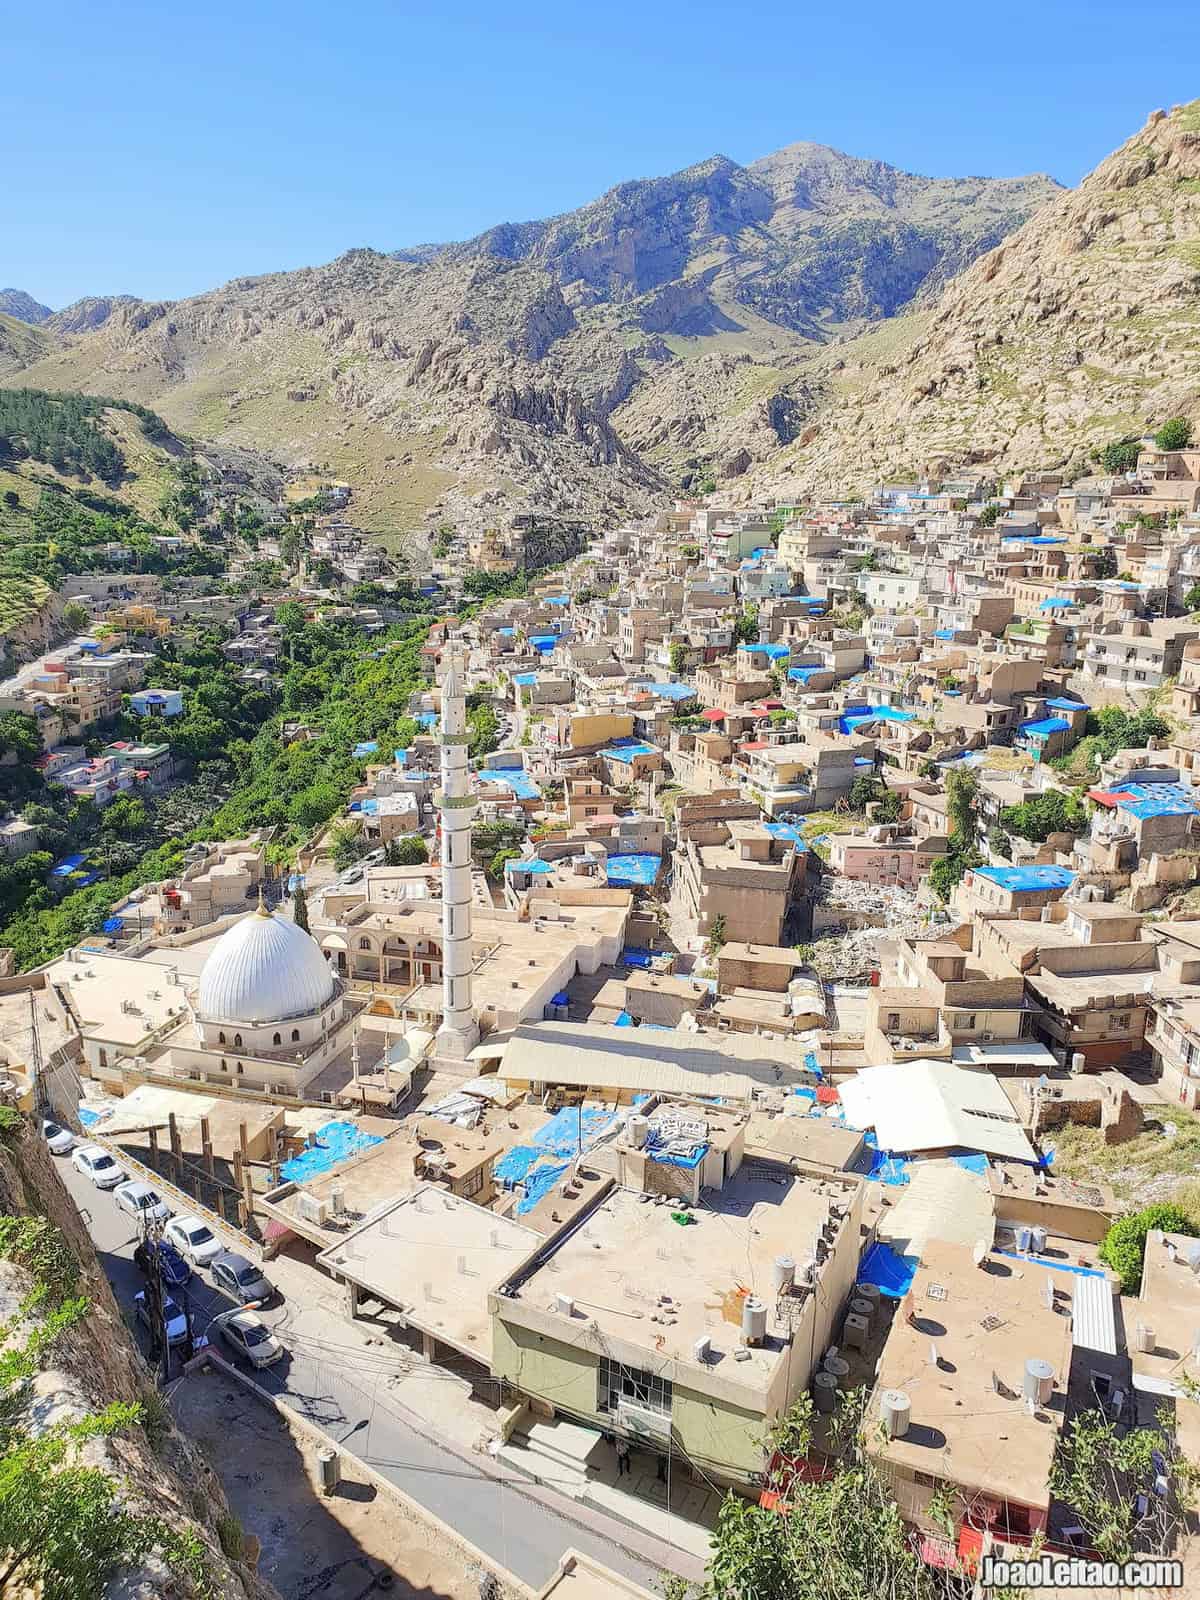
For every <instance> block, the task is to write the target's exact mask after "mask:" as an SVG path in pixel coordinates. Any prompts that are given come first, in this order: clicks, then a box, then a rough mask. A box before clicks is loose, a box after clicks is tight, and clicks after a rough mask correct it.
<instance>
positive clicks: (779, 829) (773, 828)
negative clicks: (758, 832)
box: [763, 822, 808, 850]
mask: <svg viewBox="0 0 1200 1600" xmlns="http://www.w3.org/2000/svg"><path fill="white" fill-rule="evenodd" d="M763 826H764V827H765V828H766V830H767V832H768V833H769V834H770V835H771V837H772V839H786V840H787V841H788V843H789V844H793V845H795V847H796V849H797V850H807V849H808V845H807V843H806V842H805V839H804V833H803V830H802V829H801V827H800V824H799V823H797V822H766V823H764V824H763Z"/></svg>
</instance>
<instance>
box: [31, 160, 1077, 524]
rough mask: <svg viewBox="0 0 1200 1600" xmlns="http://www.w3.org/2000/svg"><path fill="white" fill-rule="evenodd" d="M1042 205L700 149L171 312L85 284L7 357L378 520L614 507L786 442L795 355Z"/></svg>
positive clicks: (1031, 186)
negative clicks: (96, 292)
mask: <svg viewBox="0 0 1200 1600" xmlns="http://www.w3.org/2000/svg"><path fill="white" fill-rule="evenodd" d="M798 152H799V153H798ZM805 153H806V154H805ZM1057 192H1058V188H1057V186H1056V185H1054V184H1053V182H1052V180H1045V179H1040V178H1039V179H1029V178H1015V179H997V180H988V179H983V180H980V179H966V180H960V179H925V178H921V177H919V176H916V175H913V174H907V173H904V172H902V171H901V170H900V169H899V168H894V167H890V166H888V165H887V163H884V162H867V161H863V160H862V159H861V158H857V157H848V156H843V155H842V154H841V153H840V152H837V151H834V150H832V149H830V147H828V146H815V145H812V146H810V145H805V144H803V143H801V144H800V145H793V146H789V147H787V149H786V150H785V151H783V152H777V153H776V154H775V155H774V156H772V157H764V158H761V160H760V162H759V164H758V171H757V172H756V171H755V170H754V169H753V168H752V167H745V166H741V165H739V164H738V163H737V162H735V161H733V160H731V158H729V157H727V156H720V155H718V156H710V157H706V158H705V159H704V160H702V161H699V162H696V163H693V164H692V165H691V166H689V167H685V168H683V169H681V171H680V172H678V173H674V174H668V175H666V176H664V177H659V178H651V179H632V180H629V181H627V182H625V183H621V184H617V185H614V186H613V187H612V188H611V189H609V190H608V191H606V193H605V194H604V195H601V196H599V197H598V198H597V199H596V200H594V201H592V202H589V203H588V204H587V205H585V206H583V207H580V208H578V209H577V210H576V211H573V212H566V213H562V214H560V215H559V216H557V217H552V218H547V219H544V220H541V221H535V222H529V223H501V224H498V225H497V226H496V227H494V228H491V229H488V230H485V232H484V233H482V234H479V235H477V236H476V237H475V238H474V239H470V240H465V241H460V242H458V243H454V244H449V245H442V246H416V247H412V248H411V249H409V250H402V251H396V252H391V253H386V254H385V253H383V252H379V251H375V250H370V249H356V250H350V251H347V252H344V253H343V255H341V256H339V257H338V258H336V260H334V261H333V262H329V263H326V264H325V265H324V266H320V267H306V268H300V269H298V270H296V271H292V272H279V273H268V274H263V275H260V276H257V277H254V278H245V277H242V278H234V279H231V280H230V281H229V282H228V283H227V284H225V285H222V286H221V287H219V288H217V289H213V290H210V291H208V292H207V293H205V294H201V295H195V296H190V297H188V298H186V299H184V300H181V301H175V302H170V301H148V300H139V299H137V298H136V297H132V296H92V297H86V298H85V299H84V300H82V301H79V302H76V304H75V305H74V306H70V307H67V308H65V309H64V310H63V311H61V312H59V313H56V314H54V315H52V316H51V317H49V318H48V319H47V322H46V324H45V325H44V333H45V335H46V337H47V338H48V339H50V340H51V341H53V349H52V350H50V351H49V352H48V353H45V354H41V355H40V356H39V353H38V351H37V350H36V349H27V350H26V361H27V365H26V371H27V373H28V376H27V379H26V381H28V382H29V383H31V384H35V385H38V386H42V387H46V388H52V389H53V388H78V389H81V390H84V391H86V392H93V393H94V392H101V393H108V394H113V395H116V396H118V397H120V398H123V399H130V400H137V401H138V402H140V403H143V404H148V405H152V406H153V407H154V408H155V409H156V410H158V411H160V412H161V413H162V414H163V415H164V416H165V417H166V418H167V420H168V421H169V422H170V423H171V425H172V426H174V427H177V428H181V429H183V430H184V431H186V432H191V433H195V434H197V435H201V436H205V437H210V438H214V439H216V440H217V441H218V442H223V443H227V444H233V445H245V446H251V447H259V448H262V447H266V448H268V449H270V450H271V451H273V452H276V451H277V452H279V453H281V454H282V455H283V456H284V457H285V459H287V460H288V461H289V462H292V463H293V464H296V465H299V466H310V465H312V466H320V467H321V468H323V469H328V470H330V471H333V472H335V473H336V474H337V475H338V476H349V477H351V478H352V479H353V480H354V481H355V482H356V483H357V484H360V485H361V493H360V494H359V495H358V496H357V500H356V514H357V515H359V516H361V518H362V520H363V524H364V526H366V527H368V528H373V529H375V530H376V531H380V532H385V531H389V530H401V531H407V532H410V533H411V532H412V531H414V530H419V529H420V528H421V527H422V526H423V527H425V528H428V527H430V526H433V525H436V524H437V523H438V522H440V521H441V520H467V521H476V522H478V521H485V520H494V518H495V516H496V515H497V513H498V511H499V510H501V509H504V508H516V507H520V506H525V507H537V508H544V509H547V510H551V511H562V512H574V513H580V512H582V513H583V514H589V515H608V514H629V513H637V512H640V511H642V510H644V509H646V508H647V507H648V506H649V505H650V504H652V503H653V502H654V501H655V500H656V499H658V498H660V497H661V496H662V495H663V494H664V493H665V492H666V491H667V490H668V489H669V488H670V487H676V488H678V487H685V486H687V485H688V484H692V485H695V484H696V483H699V482H704V481H707V479H708V478H709V477H715V476H725V477H732V476H736V475H738V474H739V473H744V472H746V471H748V470H750V469H751V468H752V467H755V466H756V465H758V464H761V463H762V462H764V461H766V460H767V459H769V458H771V457H772V456H773V455H774V454H776V453H777V452H778V451H779V450H781V449H783V448H786V447H787V446H789V445H790V444H792V443H793V442H794V441H795V439H796V438H797V437H798V435H799V432H800V429H801V425H802V423H803V421H804V419H805V417H806V416H807V415H808V414H809V413H810V412H811V410H812V408H813V405H814V391H813V390H812V387H811V385H810V384H809V382H808V379H807V376H806V373H805V365H806V362H808V361H809V360H811V358H812V355H813V352H814V351H815V350H818V349H820V348H822V347H823V346H825V345H827V344H828V343H829V342H830V341H831V340H834V339H837V338H840V337H843V336H845V334H847V333H853V332H856V331H858V330H859V329H861V328H863V327H866V326H869V325H870V324H872V323H875V322H877V321H879V320H880V319H886V318H889V317H891V316H893V315H894V314H895V313H896V311H897V310H900V309H903V308H905V307H908V306H909V305H911V304H913V303H914V302H915V301H917V300H918V299H919V298H920V297H921V296H922V295H926V294H928V293H930V292H931V290H932V286H935V285H936V284H938V283H940V282H941V281H944V279H945V278H946V277H947V276H948V275H950V274H952V273H953V272H956V271H958V270H960V269H961V267H962V266H963V265H964V264H965V263H966V262H968V261H970V260H972V259H974V257H975V255H977V254H978V253H979V252H980V251H981V250H983V249H985V248H987V246H988V245H989V244H991V243H992V242H994V239H995V237H996V236H997V235H998V236H1000V237H1003V236H1004V235H1005V234H1006V233H1007V232H1008V231H1010V230H1011V228H1012V227H1014V226H1016V225H1017V223H1018V222H1020V221H1021V220H1023V218H1024V217H1025V216H1026V215H1028V214H1029V213H1030V212H1031V211H1032V210H1034V209H1036V207H1037V205H1039V204H1041V203H1044V202H1045V201H1046V200H1047V199H1048V198H1050V197H1051V196H1052V195H1053V194H1054V193H1057ZM816 205H819V207H820V209H819V210H817V209H814V207H815V206H816Z"/></svg>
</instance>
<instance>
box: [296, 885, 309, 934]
mask: <svg viewBox="0 0 1200 1600" xmlns="http://www.w3.org/2000/svg"><path fill="white" fill-rule="evenodd" d="M292 921H293V922H294V923H295V924H296V926H297V927H298V928H303V929H304V931H305V933H308V932H309V931H310V930H309V926H308V896H307V895H306V894H305V892H304V885H303V884H302V883H298V884H297V885H296V892H295V894H293V896H292Z"/></svg>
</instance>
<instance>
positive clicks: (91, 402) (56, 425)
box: [0, 389, 167, 483]
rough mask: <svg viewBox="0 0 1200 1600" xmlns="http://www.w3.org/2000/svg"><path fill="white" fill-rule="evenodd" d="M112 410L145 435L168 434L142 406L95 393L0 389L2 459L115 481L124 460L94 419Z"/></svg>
mask: <svg viewBox="0 0 1200 1600" xmlns="http://www.w3.org/2000/svg"><path fill="white" fill-rule="evenodd" d="M114 408H115V409H117V410H121V411H129V412H132V413H133V414H134V415H135V416H136V417H138V418H139V420H140V421H141V424H142V431H143V433H144V434H145V436H146V438H147V439H160V438H164V437H166V435H167V426H166V424H165V423H164V422H163V421H162V419H161V417H158V416H156V415H155V414H154V412H153V411H148V410H147V409H146V407H145V406H135V405H129V404H127V403H126V402H124V401H120V400H108V399H104V398H102V397H100V396H98V395H84V394H48V393H47V392H46V391H45V390H42V389H0V462H4V461H21V460H24V459H25V458H27V457H32V458H33V459H34V460H35V461H43V462H45V463H46V465H47V466H50V467H53V468H54V469H55V470H56V471H58V472H64V473H66V472H70V473H76V474H78V475H80V476H82V477H85V478H88V477H95V478H102V479H103V480H104V482H105V483H116V482H118V481H119V479H120V477H121V474H122V472H123V471H124V469H125V458H124V456H123V455H122V453H121V451H120V449H119V448H118V447H117V445H115V444H114V443H113V441H112V440H111V439H110V438H109V437H108V435H107V434H106V433H105V432H104V430H103V429H102V428H100V427H98V426H97V423H96V418H97V417H98V416H100V415H101V414H102V413H103V412H104V411H106V410H112V409H114Z"/></svg>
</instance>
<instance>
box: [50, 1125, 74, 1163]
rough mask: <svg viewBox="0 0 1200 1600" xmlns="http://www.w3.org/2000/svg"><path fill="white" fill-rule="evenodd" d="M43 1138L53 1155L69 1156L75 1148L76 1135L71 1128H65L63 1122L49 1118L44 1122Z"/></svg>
mask: <svg viewBox="0 0 1200 1600" xmlns="http://www.w3.org/2000/svg"><path fill="white" fill-rule="evenodd" d="M42 1138H43V1139H45V1141H46V1143H47V1144H48V1145H49V1146H50V1154H51V1155H53V1156H68V1155H70V1153H71V1151H72V1150H74V1148H75V1135H74V1134H73V1133H72V1132H71V1130H70V1128H64V1127H63V1125H62V1123H61V1122H51V1121H50V1120H49V1118H47V1119H46V1120H45V1121H43V1123H42Z"/></svg>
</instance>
